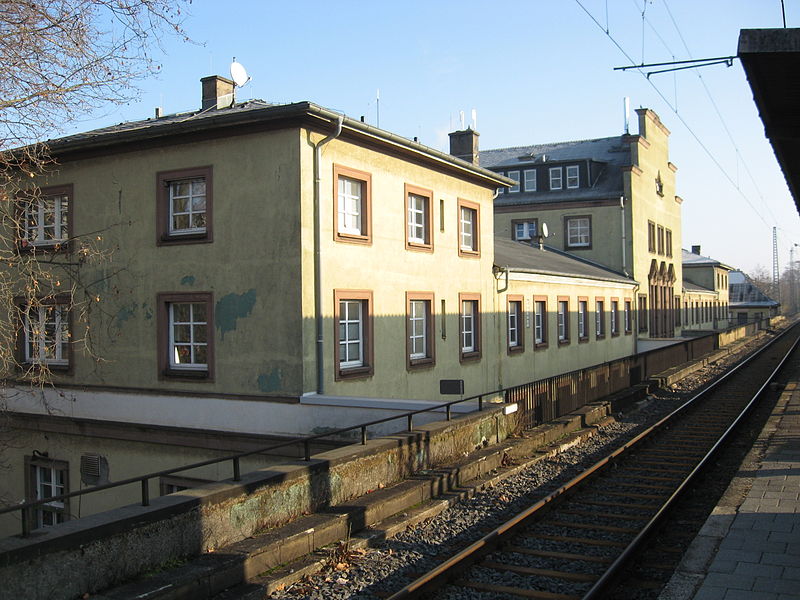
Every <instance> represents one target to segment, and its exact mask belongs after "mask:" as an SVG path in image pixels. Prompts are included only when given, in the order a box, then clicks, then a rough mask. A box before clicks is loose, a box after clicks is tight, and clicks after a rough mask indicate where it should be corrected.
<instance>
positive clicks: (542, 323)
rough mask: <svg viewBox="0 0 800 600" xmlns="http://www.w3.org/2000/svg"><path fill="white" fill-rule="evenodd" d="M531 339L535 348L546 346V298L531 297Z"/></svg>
mask: <svg viewBox="0 0 800 600" xmlns="http://www.w3.org/2000/svg"><path fill="white" fill-rule="evenodd" d="M533 341H534V343H535V346H536V347H537V348H544V347H546V346H547V298H546V297H545V296H534V298H533Z"/></svg>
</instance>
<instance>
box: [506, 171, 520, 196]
mask: <svg viewBox="0 0 800 600" xmlns="http://www.w3.org/2000/svg"><path fill="white" fill-rule="evenodd" d="M508 178H509V179H513V180H514V181H516V182H517V185H512V186H511V187H509V188H508V192H509V194H516V193H518V192H519V171H509V172H508Z"/></svg>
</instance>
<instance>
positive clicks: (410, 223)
mask: <svg viewBox="0 0 800 600" xmlns="http://www.w3.org/2000/svg"><path fill="white" fill-rule="evenodd" d="M405 195H406V249H407V250H424V251H426V252H432V251H433V192H432V191H431V190H426V189H424V188H420V187H416V186H413V185H409V184H406V185H405Z"/></svg>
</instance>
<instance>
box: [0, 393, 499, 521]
mask: <svg viewBox="0 0 800 600" xmlns="http://www.w3.org/2000/svg"><path fill="white" fill-rule="evenodd" d="M505 389H506V388H500V389H499V390H495V391H492V392H483V393H481V394H476V395H474V396H469V397H467V398H460V399H459V400H452V401H450V402H445V403H442V404H437V405H435V406H431V407H428V408H420V409H417V410H413V411H407V412H404V413H402V414H399V415H394V416H391V417H384V418H382V419H376V420H374V421H369V422H367V423H359V424H358V425H351V426H350V427H343V428H341V429H335V430H333V431H326V432H325V433H318V434H316V435H311V436H303V437H299V438H294V439H292V440H288V441H285V442H281V443H279V444H272V445H269V446H263V447H260V448H256V449H255V450H248V451H246V452H239V453H236V454H230V455H227V456H222V457H218V458H211V459H208V460H204V461H200V462H196V463H192V464H190V465H182V466H180V467H173V468H171V469H164V470H162V471H157V472H153V473H146V474H145V475H137V476H136V477H129V478H127V479H123V480H121V481H115V482H113V483H105V484H102V485H97V486H94V487H91V488H87V489H83V490H76V491H74V492H69V493H67V494H60V495H58V496H49V497H47V498H42V499H39V500H30V501H27V502H23V503H21V504H17V505H15V506H9V507H6V508H0V515H3V514H7V513H12V512H16V511H21V512H22V517H21V518H22V537H27V536H28V535H29V534H30V522H29V519H30V510H31V509H34V508H36V507H37V506H40V505H42V504H47V503H49V502H58V501H63V500H66V499H68V498H75V497H78V496H83V495H86V494H93V493H95V492H102V491H104V490H108V489H112V488H116V487H121V486H123V485H130V484H133V483H137V482H140V483H141V488H142V491H141V496H142V502H141V504H142V506H149V505H150V490H149V481H150V480H151V479H155V478H156V477H162V476H164V475H172V474H173V473H179V472H181V471H189V470H191V469H197V468H199V467H205V466H208V465H213V464H217V463H222V462H226V461H232V468H233V480H234V481H241V478H242V477H241V469H240V460H241V459H242V458H245V457H247V456H252V455H253V454H260V453H263V452H268V451H271V450H277V449H279V448H285V447H287V446H292V445H294V444H302V445H303V455H304V458H303V460H305V461H310V460H311V456H312V455H311V443H312V442H314V441H317V440H320V439H323V438H326V437H331V436H334V435H339V434H343V433H347V432H349V431H354V430H356V429H360V430H361V445H366V443H367V428H368V427H371V426H373V425H380V424H382V423H387V422H389V421H394V420H395V419H407V420H408V431H413V418H414V415H418V414H421V413H426V412H432V411H437V410H441V409H445V411H446V420H448V421H450V420H452V406H453V405H455V404H461V403H462V402H469V401H472V400H477V401H478V412H480V411H483V403H484V402H483V399H484V397H485V396H495V395H498V394H502V393H504V392H505Z"/></svg>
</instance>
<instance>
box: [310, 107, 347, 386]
mask: <svg viewBox="0 0 800 600" xmlns="http://www.w3.org/2000/svg"><path fill="white" fill-rule="evenodd" d="M343 120H344V117H343V116H342V115H339V116H338V118H337V119H336V129H335V130H334V132H333V133H331V134H330V135H329V136H328V137H326V138H324V139H323V140H321V141H320V142H318V143H317V144H315V145H314V322H315V325H316V332H317V394H320V395H321V394H323V393H324V389H325V362H324V360H323V351H322V350H323V339H324V336H323V331H322V330H323V323H322V253H321V251H320V245H321V244H320V239H321V233H320V232H321V228H322V225H321V223H320V208H319V202H320V200H319V198H320V176H319V163H320V160H321V157H322V147H323V146H324V145H325V144H327V143H328V142H330V141H332V140H335V139H336V138H337V137H339V135H340V134H341V133H342V121H343Z"/></svg>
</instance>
